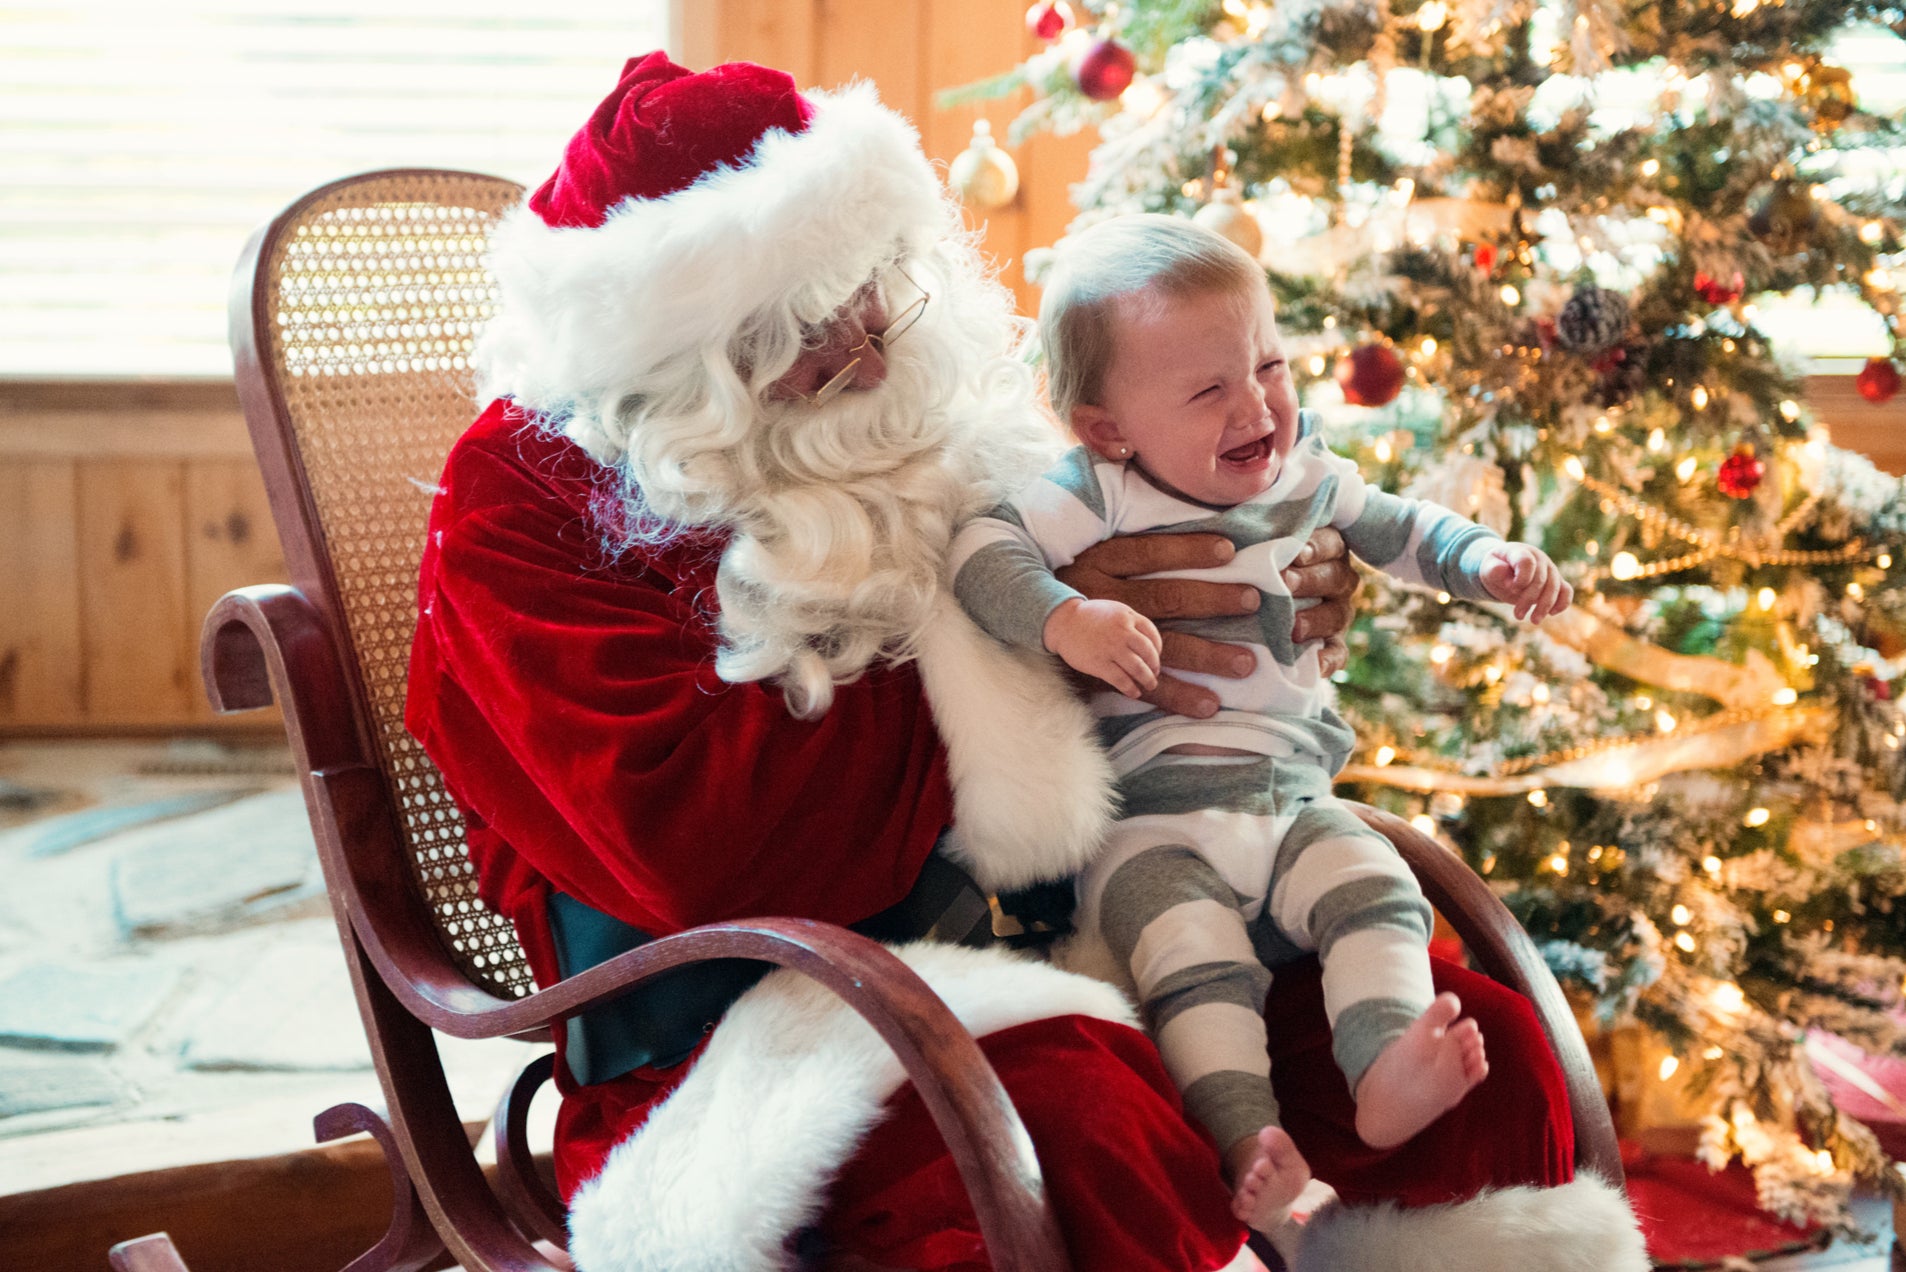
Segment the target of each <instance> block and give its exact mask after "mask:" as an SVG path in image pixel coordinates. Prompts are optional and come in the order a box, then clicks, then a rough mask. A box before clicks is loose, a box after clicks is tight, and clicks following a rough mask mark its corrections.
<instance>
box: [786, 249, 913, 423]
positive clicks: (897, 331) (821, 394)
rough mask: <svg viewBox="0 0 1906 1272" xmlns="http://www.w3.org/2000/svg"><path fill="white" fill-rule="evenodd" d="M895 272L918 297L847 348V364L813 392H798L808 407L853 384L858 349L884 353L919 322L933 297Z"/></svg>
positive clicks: (821, 403)
mask: <svg viewBox="0 0 1906 1272" xmlns="http://www.w3.org/2000/svg"><path fill="white" fill-rule="evenodd" d="M896 272H898V273H899V275H900V277H902V278H904V279H906V280H907V283H908V285H909V286H911V287H912V288H913V290H915V291H917V292H919V293H920V298H919V299H918V300H916V301H914V302H913V303H912V304H910V305H908V306H907V307H906V308H905V309H902V310H901V311H900V312H899V313H898V314H896V315H894V317H893V318H891V319H890V320H889V321H888V323H887V325H886V326H885V327H883V328H881V329H880V330H879V331H870V332H868V333H867V334H866V335H865V336H863V337H862V338H861V341H860V343H859V344H857V345H855V346H854V347H853V348H851V349H849V350H848V351H847V352H848V353H851V354H854V355H855V356H854V357H852V358H850V359H849V360H848V362H847V365H846V366H844V367H842V368H841V369H840V370H839V371H838V372H836V373H835V375H834V378H833V379H831V380H829V381H828V382H827V383H826V384H823V385H822V386H821V387H820V388H818V389H816V390H815V391H814V392H813V393H811V394H808V393H803V394H801V395H800V396H801V400H802V401H803V402H806V403H807V404H808V405H809V406H826V405H827V404H828V403H829V402H832V401H833V400H834V399H835V398H837V397H839V396H840V395H841V394H842V393H845V392H846V391H847V386H848V385H849V384H852V383H853V381H854V373H855V372H856V371H859V370H860V364H861V361H862V359H861V358H860V356H859V354H860V351H861V350H862V349H872V350H873V351H874V352H875V353H878V354H881V355H883V356H884V355H885V354H886V352H887V350H889V349H891V348H892V347H893V342H894V341H896V340H898V339H900V337H902V336H904V335H906V334H907V331H908V329H909V328H911V327H912V326H913V324H914V323H916V322H919V321H920V315H921V314H923V313H925V312H926V311H927V301H929V300H931V299H933V297H932V296H930V295H928V294H927V290H926V288H924V287H922V286H920V284H918V283H916V282H914V281H913V276H912V275H911V274H909V273H907V271H905V270H898V271H896Z"/></svg>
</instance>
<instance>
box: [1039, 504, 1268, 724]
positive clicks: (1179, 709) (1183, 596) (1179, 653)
mask: <svg viewBox="0 0 1906 1272" xmlns="http://www.w3.org/2000/svg"><path fill="white" fill-rule="evenodd" d="M1236 555H1237V549H1236V548H1234V547H1233V546H1232V545H1231V541H1230V540H1229V539H1226V538H1225V537H1224V536H1223V535H1219V534H1141V535H1126V536H1123V537H1121V538H1116V539H1107V540H1105V541H1104V542H1103V543H1095V544H1093V545H1092V546H1091V547H1089V548H1087V549H1086V550H1085V551H1083V552H1081V553H1079V555H1078V558H1077V559H1076V560H1074V561H1073V562H1072V564H1071V565H1068V566H1066V567H1065V568H1063V569H1061V570H1058V571H1057V574H1058V577H1059V581H1060V582H1062V583H1064V584H1066V585H1067V586H1068V587H1071V588H1073V589H1074V590H1075V591H1078V592H1082V593H1084V594H1085V595H1086V596H1087V597H1089V598H1092V599H1096V600H1113V601H1122V602H1124V603H1125V604H1126V605H1129V606H1131V607H1132V608H1133V609H1135V610H1137V611H1138V612H1139V613H1141V614H1143V615H1145V616H1146V617H1147V618H1151V619H1168V618H1223V617H1229V616H1231V615H1234V614H1250V613H1254V612H1255V611H1256V610H1257V607H1258V592H1257V589H1256V588H1254V587H1251V586H1250V585H1248V584H1240V583H1211V582H1207V581H1205V580H1202V579H1184V578H1163V579H1161V578H1145V577H1140V576H1143V575H1152V574H1157V573H1160V572H1162V571H1167V570H1196V569H1205V568H1209V567H1211V566H1217V565H1223V564H1225V563H1226V562H1228V561H1230V560H1231V558H1232V557H1234V556H1236ZM1162 661H1163V664H1164V666H1165V668H1167V669H1169V670H1174V671H1191V672H1200V673H1203V674H1205V675H1211V676H1222V677H1224V678H1226V679H1230V680H1236V679H1240V678H1242V677H1244V676H1248V675H1250V674H1251V672H1252V671H1254V670H1256V668H1257V659H1256V657H1255V656H1254V655H1253V654H1252V653H1251V651H1250V649H1249V648H1247V647H1245V646H1242V645H1227V644H1223V643H1221V642H1219V641H1213V640H1206V639H1205V638H1203V637H1202V636H1193V635H1191V634H1189V633H1187V632H1167V633H1166V634H1165V640H1164V653H1163V655H1162ZM1141 696H1142V697H1143V698H1144V700H1145V701H1146V702H1149V703H1151V704H1152V705H1153V706H1155V707H1157V708H1158V709H1159V710H1161V711H1169V712H1171V713H1173V714H1174V715H1185V716H1194V717H1197V718H1198V719H1205V718H1207V717H1209V716H1212V715H1215V714H1216V713H1217V710H1218V695H1217V694H1215V693H1213V692H1212V691H1211V690H1209V689H1207V688H1205V687H1204V686H1203V685H1194V684H1192V683H1191V682H1190V681H1187V680H1180V679H1178V678H1177V677H1176V676H1171V675H1160V676H1159V677H1158V682H1157V684H1156V685H1155V686H1154V687H1153V688H1151V689H1149V690H1147V691H1146V692H1145V693H1144V694H1143V695H1141Z"/></svg>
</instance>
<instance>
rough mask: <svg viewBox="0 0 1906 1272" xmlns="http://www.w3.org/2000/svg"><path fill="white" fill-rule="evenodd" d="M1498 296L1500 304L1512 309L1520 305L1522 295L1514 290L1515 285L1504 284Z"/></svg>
mask: <svg viewBox="0 0 1906 1272" xmlns="http://www.w3.org/2000/svg"><path fill="white" fill-rule="evenodd" d="M1500 294H1501V296H1502V303H1503V304H1505V305H1507V306H1509V307H1510V308H1511V309H1514V308H1515V307H1516V306H1517V305H1519V304H1521V303H1522V293H1521V292H1519V291H1517V290H1516V289H1515V284H1513V283H1504V284H1503V285H1502V291H1501V293H1500Z"/></svg>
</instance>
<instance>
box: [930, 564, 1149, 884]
mask: <svg viewBox="0 0 1906 1272" xmlns="http://www.w3.org/2000/svg"><path fill="white" fill-rule="evenodd" d="M920 678H921V680H922V682H923V683H924V684H925V685H926V694H927V701H928V703H930V704H931V705H932V708H933V724H934V727H935V728H936V729H937V730H938V731H939V734H940V738H941V740H942V741H944V742H945V743H946V754H947V765H948V768H949V770H950V772H951V776H952V779H953V834H952V836H951V842H950V844H949V847H948V854H949V855H950V856H951V857H953V859H954V860H955V861H957V862H959V864H960V865H962V866H964V867H965V868H966V869H967V871H968V872H969V873H971V874H972V876H973V878H974V879H975V880H976V881H978V883H979V885H980V887H982V888H984V889H986V890H988V891H1001V892H1005V891H1011V890H1012V889H1014V888H1023V887H1025V886H1026V885H1028V884H1033V883H1039V882H1041V881H1043V880H1047V879H1063V878H1065V877H1066V876H1068V875H1071V874H1074V873H1076V872H1077V871H1078V869H1079V867H1081V866H1082V865H1084V864H1085V862H1086V860H1087V859H1088V858H1090V857H1091V855H1092V854H1093V853H1094V852H1096V851H1097V850H1098V847H1099V842H1100V841H1101V840H1102V839H1103V838H1104V837H1105V832H1106V829H1107V828H1108V827H1109V826H1110V825H1111V821H1112V815H1113V812H1114V810H1115V807H1116V803H1115V797H1114V793H1113V788H1112V780H1113V779H1112V766H1111V764H1110V763H1109V762H1107V760H1106V758H1105V753H1104V752H1103V751H1101V750H1100V749H1099V747H1098V744H1097V741H1096V740H1095V735H1094V732H1093V727H1092V716H1091V713H1090V712H1088V711H1087V710H1086V708H1085V704H1084V703H1082V702H1080V701H1079V698H1078V695H1076V694H1074V693H1073V692H1072V690H1071V688H1070V687H1069V686H1068V685H1067V684H1066V682H1065V679H1064V677H1062V676H1061V675H1060V673H1059V670H1058V665H1057V663H1056V662H1055V661H1054V660H1053V659H1051V658H1048V657H1046V656H1045V655H1043V654H1035V653H1029V652H1025V651H1020V650H1012V649H1008V648H1007V647H1006V646H1004V645H1002V644H1000V643H999V642H998V641H996V640H994V639H993V638H992V637H990V636H988V635H987V634H986V633H985V632H983V631H981V630H980V629H979V627H978V626H976V625H975V624H974V622H973V620H972V619H970V618H968V617H967V616H966V614H965V612H964V611H962V610H961V609H960V607H959V606H958V605H957V604H955V603H954V601H953V600H952V598H951V597H949V596H947V595H944V594H942V595H941V597H940V600H939V603H938V608H937V611H936V613H935V614H934V616H933V618H932V620H931V621H930V622H929V623H928V624H927V626H926V629H925V632H924V633H923V634H922V636H921V638H920Z"/></svg>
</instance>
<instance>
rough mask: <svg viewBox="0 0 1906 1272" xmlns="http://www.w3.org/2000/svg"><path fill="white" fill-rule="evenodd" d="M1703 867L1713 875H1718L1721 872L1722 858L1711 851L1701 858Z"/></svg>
mask: <svg viewBox="0 0 1906 1272" xmlns="http://www.w3.org/2000/svg"><path fill="white" fill-rule="evenodd" d="M1701 869H1703V870H1705V871H1707V872H1708V873H1709V874H1711V875H1718V874H1720V873H1721V859H1720V858H1719V857H1716V856H1714V855H1713V854H1711V853H1710V854H1709V855H1708V856H1705V857H1703V858H1701Z"/></svg>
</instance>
